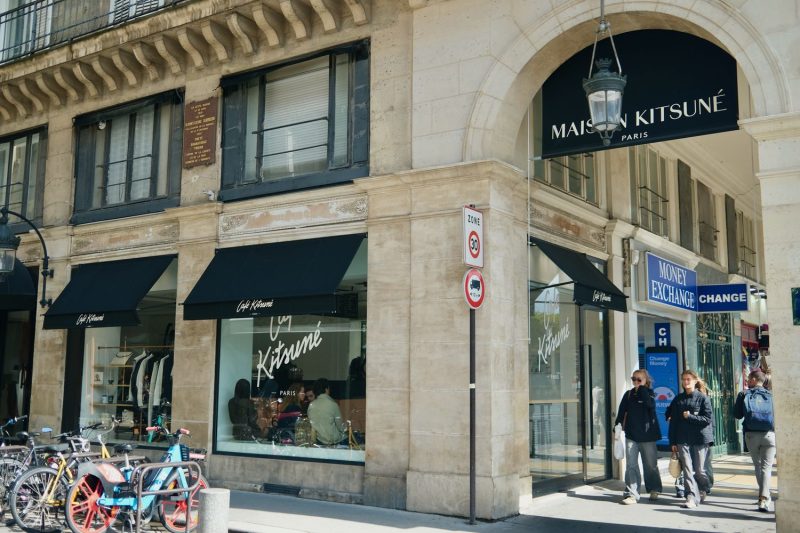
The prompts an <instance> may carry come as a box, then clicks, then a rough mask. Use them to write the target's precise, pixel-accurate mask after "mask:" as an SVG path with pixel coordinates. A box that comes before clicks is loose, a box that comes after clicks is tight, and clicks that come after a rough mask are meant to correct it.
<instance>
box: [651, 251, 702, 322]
mask: <svg viewBox="0 0 800 533" xmlns="http://www.w3.org/2000/svg"><path fill="white" fill-rule="evenodd" d="M647 300H648V301H650V302H656V303H660V304H664V305H669V306H672V307H677V308H679V309H685V310H687V311H697V273H696V272H695V271H694V270H691V269H689V268H686V267H684V266H681V265H678V264H676V263H673V262H672V261H667V260H666V259H664V258H661V257H658V256H657V255H654V254H651V253H650V252H647Z"/></svg>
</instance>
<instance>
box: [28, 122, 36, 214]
mask: <svg viewBox="0 0 800 533" xmlns="http://www.w3.org/2000/svg"><path fill="white" fill-rule="evenodd" d="M29 160H30V169H29V170H28V184H27V189H28V191H27V193H26V198H25V216H26V217H28V218H34V217H36V215H37V213H36V187H37V185H38V183H37V180H38V176H39V134H38V133H34V134H33V135H31V148H30V159H29Z"/></svg>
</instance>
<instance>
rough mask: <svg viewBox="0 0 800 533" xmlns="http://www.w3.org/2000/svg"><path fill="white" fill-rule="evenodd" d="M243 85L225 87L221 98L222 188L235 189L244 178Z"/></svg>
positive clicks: (245, 114)
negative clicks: (239, 180)
mask: <svg viewBox="0 0 800 533" xmlns="http://www.w3.org/2000/svg"><path fill="white" fill-rule="evenodd" d="M245 96H246V91H245V90H244V83H240V84H237V85H231V86H228V87H225V89H224V94H223V96H222V187H223V188H230V187H235V186H236V184H237V181H238V180H237V178H239V179H241V177H242V176H244V158H245V152H244V147H245V126H246V124H247V120H246V118H247V101H246V100H245Z"/></svg>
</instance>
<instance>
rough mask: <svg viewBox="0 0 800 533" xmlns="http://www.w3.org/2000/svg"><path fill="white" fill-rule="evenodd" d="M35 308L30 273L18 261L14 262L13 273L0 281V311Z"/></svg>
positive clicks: (34, 296) (34, 290) (33, 288)
mask: <svg viewBox="0 0 800 533" xmlns="http://www.w3.org/2000/svg"><path fill="white" fill-rule="evenodd" d="M34 307H36V286H35V285H34V280H33V278H32V277H31V273H30V271H29V270H28V269H27V268H26V267H25V265H23V264H22V263H21V262H20V260H19V259H15V260H14V271H13V272H12V273H10V274H9V275H8V276H6V277H5V279H0V310H2V311H11V310H24V309H33V308H34Z"/></svg>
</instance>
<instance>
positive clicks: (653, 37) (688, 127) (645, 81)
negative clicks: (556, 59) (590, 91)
mask: <svg viewBox="0 0 800 533" xmlns="http://www.w3.org/2000/svg"><path fill="white" fill-rule="evenodd" d="M614 42H615V44H616V46H617V52H618V53H619V57H620V62H621V63H622V73H623V74H624V75H625V76H627V79H628V82H627V85H626V86H625V94H624V96H623V99H622V123H623V128H622V130H621V131H618V132H616V133H614V137H613V138H612V139H611V145H610V146H608V147H607V148H619V147H620V146H630V145H635V144H644V143H652V142H658V141H664V140H667V139H679V138H682V137H691V136H696V135H706V134H709V133H718V132H722V131H730V130H735V129H737V127H738V126H737V123H736V122H737V120H738V115H739V112H738V93H737V84H736V61H735V60H734V59H733V58H732V57H731V56H730V55H729V54H728V53H727V52H725V51H724V50H722V49H721V48H719V47H718V46H716V45H714V44H712V43H710V42H708V41H706V40H703V39H700V38H699V37H695V36H693V35H689V34H688V33H681V32H677V31H667V30H641V31H632V32H628V33H622V34H620V35H615V36H614ZM591 54H592V47H591V46H589V47H587V48H585V49H583V50H581V51H580V52H578V53H577V54H575V55H574V56H572V57H571V58H570V59H569V60H567V61H566V62H565V63H564V64H562V65H561V66H560V67H559V68H558V69H557V70H556V71H555V72H554V73H553V74H552V75H551V76H550V77H549V78H548V79H547V81H546V82H545V83H544V85H543V86H542V132H541V135H542V157H543V158H549V157H556V156H562V155H568V154H576V153H583V152H593V151H597V150H603V149H604V147H603V143H602V140H601V139H600V136H599V135H598V134H597V133H595V132H594V130H593V129H592V122H591V119H590V118H589V107H588V104H587V103H586V94H585V93H584V91H583V86H582V85H581V82H582V81H583V79H584V78H586V76H587V75H588V73H589V62H590V60H591ZM596 57H597V58H601V57H613V53H612V52H611V48H610V44H609V42H608V39H605V40H603V41H601V42H600V43H598V45H597V55H596Z"/></svg>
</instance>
